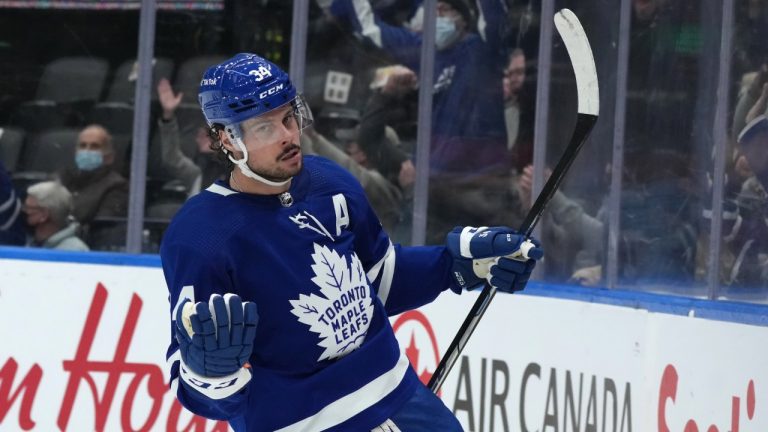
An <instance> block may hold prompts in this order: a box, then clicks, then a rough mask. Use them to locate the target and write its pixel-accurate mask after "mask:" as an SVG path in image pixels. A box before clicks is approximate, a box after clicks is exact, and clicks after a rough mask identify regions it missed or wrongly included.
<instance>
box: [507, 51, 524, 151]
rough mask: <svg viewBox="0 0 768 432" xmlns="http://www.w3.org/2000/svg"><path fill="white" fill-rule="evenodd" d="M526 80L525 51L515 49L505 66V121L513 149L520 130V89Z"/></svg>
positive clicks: (509, 145)
mask: <svg viewBox="0 0 768 432" xmlns="http://www.w3.org/2000/svg"><path fill="white" fill-rule="evenodd" d="M524 81H525V53H523V50H521V49H519V48H517V49H514V50H513V51H512V52H511V53H510V54H509V57H508V61H507V67H505V68H504V79H503V80H502V84H503V85H502V88H503V91H504V123H505V124H506V126H507V148H509V149H512V148H513V147H514V146H515V142H516V141H517V135H518V133H519V132H520V98H519V96H520V91H521V90H522V89H523V82H524Z"/></svg>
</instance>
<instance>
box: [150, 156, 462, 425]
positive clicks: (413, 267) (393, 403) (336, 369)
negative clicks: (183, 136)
mask: <svg viewBox="0 0 768 432" xmlns="http://www.w3.org/2000/svg"><path fill="white" fill-rule="evenodd" d="M289 192H290V194H291V196H292V197H293V200H294V202H293V204H292V205H290V206H288V207H284V206H283V205H281V203H280V200H279V199H278V197H277V196H262V195H251V194H244V193H238V192H236V191H234V190H232V189H231V188H229V186H228V185H227V184H226V183H225V182H217V183H214V184H213V185H211V186H210V187H209V188H208V189H207V190H205V191H203V192H201V193H200V194H198V195H196V196H195V197H193V198H191V199H190V200H189V201H188V202H187V203H186V204H185V205H184V207H183V208H182V209H181V210H180V211H179V212H178V214H177V215H176V217H175V218H174V219H173V221H172V223H171V224H170V226H169V228H168V230H167V231H166V233H165V236H164V238H163V242H162V246H161V251H160V252H161V258H162V265H163V271H164V274H165V278H166V282H167V284H168V288H169V292H170V302H171V309H172V315H171V316H172V317H173V316H175V314H174V313H173V309H174V308H175V307H177V305H178V304H179V303H180V300H182V299H184V298H191V299H192V300H193V301H207V300H208V298H209V297H210V295H211V294H212V293H220V294H224V293H235V294H238V295H239V296H241V297H242V299H243V301H252V302H255V303H256V305H257V307H258V312H259V323H258V327H257V334H256V338H255V341H254V352H253V354H252V356H251V358H250V365H251V368H250V369H249V370H250V373H251V374H252V376H251V379H250V381H249V382H248V384H247V385H246V386H245V387H244V388H243V389H242V390H240V391H238V392H237V393H235V394H232V395H230V396H227V397H224V398H219V399H213V398H210V397H208V396H206V395H204V394H203V393H201V392H199V391H198V390H196V389H195V388H194V387H192V386H190V385H188V384H187V383H186V382H184V381H183V380H181V379H179V374H180V370H179V367H180V355H179V352H178V344H177V343H176V341H175V340H174V339H173V338H171V339H172V340H171V343H170V346H169V348H168V352H167V358H168V361H169V363H170V366H171V386H172V388H173V389H174V390H175V392H176V395H177V397H178V399H179V401H180V402H181V403H182V404H183V405H184V406H185V407H187V408H188V409H189V410H191V411H192V412H195V413H197V414H200V415H203V416H205V417H208V418H213V419H226V420H228V421H229V422H230V424H231V425H232V427H233V428H234V429H235V430H248V431H323V430H329V431H367V430H371V429H372V428H374V427H376V426H378V425H379V424H381V423H383V422H384V421H385V420H386V419H387V418H388V417H389V416H390V415H391V414H392V413H393V412H395V411H396V410H397V409H398V408H399V407H400V406H401V405H402V404H403V403H404V402H405V401H406V400H407V399H408V398H409V397H410V396H411V395H412V394H413V392H414V390H415V389H416V386H417V385H421V384H420V383H419V382H418V378H417V377H416V374H415V373H414V372H413V370H412V369H411V368H410V367H409V366H408V360H407V358H405V357H404V356H403V355H402V354H401V352H400V349H399V347H398V343H397V340H396V339H395V336H394V333H393V331H392V329H391V327H390V324H389V321H388V319H387V317H388V315H389V314H394V313H398V312H401V311H403V310H407V309H411V308H414V307H418V306H420V305H423V304H426V303H428V302H430V301H432V300H433V299H434V298H435V297H436V296H437V295H438V294H439V293H440V292H442V291H443V290H445V289H446V288H448V287H449V285H450V278H451V276H450V266H451V263H452V259H451V257H450V255H449V253H448V252H447V251H446V250H445V248H444V247H437V246H432V247H400V246H399V245H393V244H391V242H390V240H389V238H388V236H387V235H386V233H385V232H384V231H383V230H382V227H381V225H380V223H379V221H378V219H377V218H376V216H375V214H374V213H373V210H372V209H371V207H370V205H369V204H368V201H367V200H366V197H365V195H364V193H363V190H362V188H361V187H360V185H359V183H358V182H357V181H356V180H355V179H354V177H352V176H351V175H350V174H349V173H348V172H347V171H345V170H343V169H342V168H341V167H339V166H338V165H335V164H334V163H333V162H330V161H328V160H326V159H322V158H319V157H313V156H305V157H304V168H303V169H302V171H301V172H300V173H299V174H298V175H297V176H295V177H294V178H293V181H292V183H291V187H290V190H289Z"/></svg>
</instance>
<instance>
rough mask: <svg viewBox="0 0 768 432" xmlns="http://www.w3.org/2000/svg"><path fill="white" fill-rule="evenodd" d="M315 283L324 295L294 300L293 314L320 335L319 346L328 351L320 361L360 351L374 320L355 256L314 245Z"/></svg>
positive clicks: (370, 303)
mask: <svg viewBox="0 0 768 432" xmlns="http://www.w3.org/2000/svg"><path fill="white" fill-rule="evenodd" d="M314 246H315V247H314V253H313V254H312V259H313V261H314V264H312V271H314V273H315V277H313V278H312V282H314V283H315V285H317V286H318V287H320V295H316V294H310V295H305V294H299V299H298V300H291V301H290V302H291V306H293V309H292V310H291V313H292V314H294V315H296V316H297V317H298V318H299V322H301V323H303V324H306V325H308V326H309V330H310V331H312V332H314V333H318V336H319V338H320V342H318V345H319V346H320V347H322V348H325V350H324V351H323V353H322V354H321V355H320V357H319V358H318V359H317V361H322V360H325V359H334V358H337V357H342V356H344V355H346V354H348V353H350V352H352V351H354V350H355V349H357V348H358V347H359V346H360V345H361V344H362V343H363V341H364V340H365V335H366V334H367V333H368V326H369V325H370V323H371V318H372V317H373V301H372V299H371V293H372V290H371V288H370V286H369V285H368V279H367V278H366V275H365V270H364V269H363V264H362V263H361V262H360V259H358V258H357V255H356V254H355V253H352V254H351V256H350V262H349V263H348V262H347V259H346V257H344V256H342V255H339V254H338V253H337V252H336V251H335V250H332V249H330V248H328V247H327V246H320V245H318V244H317V243H315V244H314Z"/></svg>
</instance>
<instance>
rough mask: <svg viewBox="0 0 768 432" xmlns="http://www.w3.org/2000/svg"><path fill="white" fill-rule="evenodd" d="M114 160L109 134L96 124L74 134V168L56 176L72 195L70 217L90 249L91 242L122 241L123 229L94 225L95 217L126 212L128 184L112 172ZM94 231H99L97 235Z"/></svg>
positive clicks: (121, 227)
mask: <svg viewBox="0 0 768 432" xmlns="http://www.w3.org/2000/svg"><path fill="white" fill-rule="evenodd" d="M114 160H115V153H114V148H113V146H112V137H111V136H110V134H109V132H108V131H107V130H106V129H105V128H104V127H103V126H100V125H95V124H94V125H90V126H86V127H85V128H84V129H83V130H82V131H81V132H80V135H78V142H77V150H76V152H75V163H76V165H77V168H75V169H67V170H64V171H63V172H61V173H60V174H59V178H60V180H61V184H62V185H64V186H65V187H66V188H67V189H68V190H69V191H70V192H71V193H72V197H73V202H74V209H73V215H74V217H75V219H76V220H77V221H78V222H79V223H81V224H82V225H83V229H84V230H85V238H86V239H88V243H89V244H91V248H94V249H96V248H97V247H95V246H94V243H93V242H101V241H104V242H110V243H113V240H116V239H118V238H120V237H122V238H123V239H124V236H122V233H123V232H124V230H125V227H124V226H115V225H114V224H113V223H109V224H107V225H102V224H100V223H94V221H95V220H96V219H99V218H106V219H110V218H115V217H119V218H123V217H125V215H126V213H127V208H128V182H127V181H126V179H125V178H124V177H123V176H122V175H120V173H118V172H117V171H116V170H115V169H114V166H113V163H114ZM97 231H100V232H99V233H98V235H97ZM102 236H107V237H109V238H110V239H111V240H107V239H106V237H102ZM97 239H98V240H97ZM102 239H103V240H102ZM99 248H100V247H99Z"/></svg>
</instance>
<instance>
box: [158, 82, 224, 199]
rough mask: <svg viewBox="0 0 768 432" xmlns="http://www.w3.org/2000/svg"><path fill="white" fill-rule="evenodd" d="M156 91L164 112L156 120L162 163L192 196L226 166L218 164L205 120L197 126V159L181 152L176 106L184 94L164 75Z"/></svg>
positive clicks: (218, 176) (220, 174)
mask: <svg viewBox="0 0 768 432" xmlns="http://www.w3.org/2000/svg"><path fill="white" fill-rule="evenodd" d="M157 94H158V99H159V100H160V105H161V106H162V116H161V117H160V119H158V122H157V124H158V129H159V131H160V145H161V149H162V150H161V159H162V166H163V168H164V169H166V170H167V171H168V172H169V173H170V175H171V176H173V177H174V178H176V179H179V180H180V181H181V182H182V183H183V184H184V187H185V188H186V189H187V192H188V194H189V196H192V195H195V194H197V193H198V192H199V191H200V189H201V187H202V188H204V187H208V185H210V184H211V183H213V182H214V181H215V180H216V179H219V178H221V176H222V175H223V174H224V168H223V167H222V166H221V165H220V164H217V163H216V161H215V158H214V157H213V155H214V151H213V149H211V143H212V140H211V138H210V136H209V134H208V130H207V128H206V127H205V125H204V124H201V125H200V127H199V128H197V135H196V136H195V142H196V144H197V152H198V153H197V156H195V158H194V160H193V159H191V158H189V157H187V156H186V155H185V154H184V153H182V151H181V142H180V140H181V134H180V133H179V123H178V120H177V118H176V109H177V108H178V107H179V104H180V103H181V98H182V97H183V96H184V94H183V93H178V94H174V93H173V89H172V88H171V83H170V82H169V81H168V80H167V79H165V78H163V79H161V80H160V81H159V82H158V83H157Z"/></svg>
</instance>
